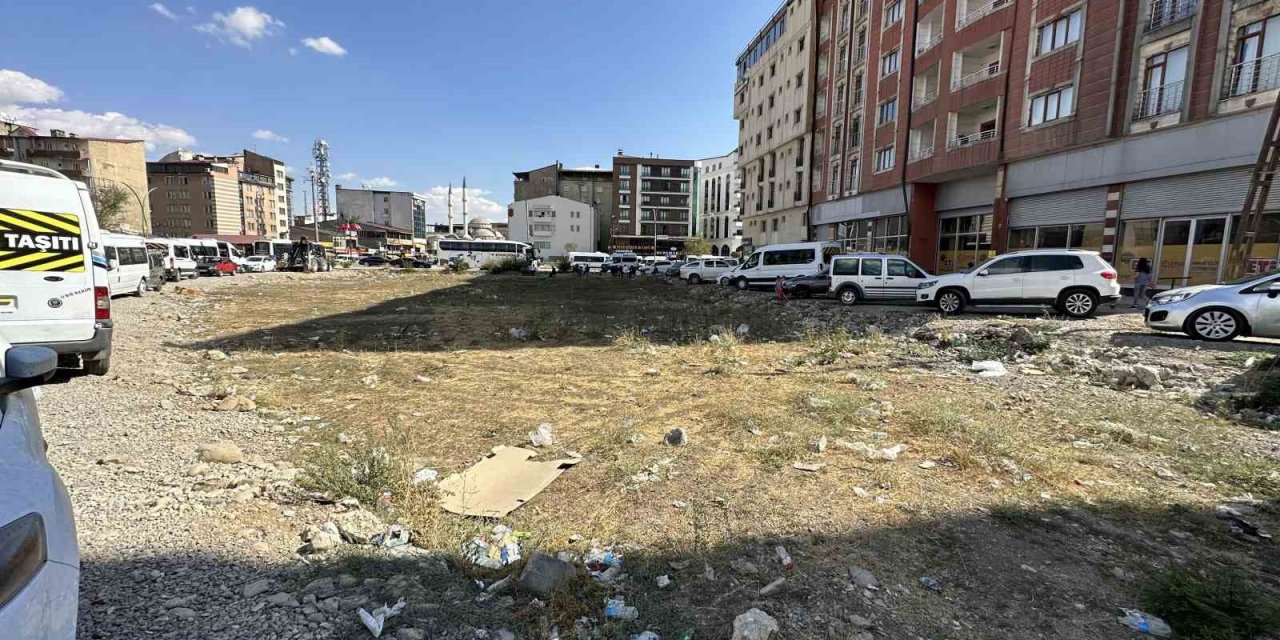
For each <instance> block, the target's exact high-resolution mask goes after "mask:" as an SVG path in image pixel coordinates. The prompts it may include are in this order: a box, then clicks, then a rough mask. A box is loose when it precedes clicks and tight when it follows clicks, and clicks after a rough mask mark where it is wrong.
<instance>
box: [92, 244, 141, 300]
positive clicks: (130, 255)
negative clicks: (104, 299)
mask: <svg viewBox="0 0 1280 640" xmlns="http://www.w3.org/2000/svg"><path fill="white" fill-rule="evenodd" d="M102 245H103V253H105V254H106V256H107V287H108V288H109V289H110V290H111V295H113V296H118V295H123V294H126V293H131V294H133V295H135V296H138V297H139V298H141V297H142V296H143V294H145V293H146V292H147V289H148V288H150V287H151V285H152V283H150V282H148V281H147V278H148V277H150V275H151V263H150V262H149V261H148V260H147V243H146V241H145V240H144V239H143V238H142V236H133V235H127V234H123V233H104V234H102Z"/></svg>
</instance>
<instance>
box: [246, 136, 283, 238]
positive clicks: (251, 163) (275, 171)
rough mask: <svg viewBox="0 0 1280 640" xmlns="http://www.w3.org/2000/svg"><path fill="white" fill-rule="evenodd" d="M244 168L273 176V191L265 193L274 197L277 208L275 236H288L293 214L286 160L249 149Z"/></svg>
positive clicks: (274, 206) (257, 173) (274, 204)
mask: <svg viewBox="0 0 1280 640" xmlns="http://www.w3.org/2000/svg"><path fill="white" fill-rule="evenodd" d="M243 162H244V168H245V171H246V172H248V173H252V174H256V175H259V176H269V177H270V178H271V185H270V186H271V187H272V189H271V193H270V194H265V195H266V196H267V197H270V198H272V199H273V201H274V202H273V205H272V206H273V208H274V210H275V217H276V221H275V230H276V233H275V237H278V238H287V237H288V233H289V220H290V219H291V218H290V216H291V215H292V206H291V204H290V202H289V200H290V198H289V195H290V193H291V192H290V190H289V187H288V185H289V182H290V180H291V178H289V171H288V169H287V168H286V167H285V165H284V162H282V161H280V160H276V159H275V158H269V157H267V156H264V155H259V154H257V153H254V152H252V151H249V150H248V149H246V150H245V152H244V161H243Z"/></svg>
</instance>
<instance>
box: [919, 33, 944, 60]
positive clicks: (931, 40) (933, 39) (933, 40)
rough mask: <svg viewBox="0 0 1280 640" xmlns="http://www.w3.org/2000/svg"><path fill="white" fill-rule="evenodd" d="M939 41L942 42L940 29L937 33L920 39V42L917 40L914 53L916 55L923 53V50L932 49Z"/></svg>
mask: <svg viewBox="0 0 1280 640" xmlns="http://www.w3.org/2000/svg"><path fill="white" fill-rule="evenodd" d="M939 42H942V31H941V30H939V31H938V32H937V33H935V34H933V35H931V36H929V37H928V38H925V39H924V40H922V41H920V42H917V43H916V55H917V56H918V55H920V54H922V53H924V52H926V51H928V50H930V49H932V48H934V47H936V46H938V43H939Z"/></svg>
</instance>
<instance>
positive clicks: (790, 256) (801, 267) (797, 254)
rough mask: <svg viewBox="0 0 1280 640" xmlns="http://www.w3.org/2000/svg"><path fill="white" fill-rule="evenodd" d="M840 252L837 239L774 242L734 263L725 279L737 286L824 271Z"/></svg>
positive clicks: (761, 284)
mask: <svg viewBox="0 0 1280 640" xmlns="http://www.w3.org/2000/svg"><path fill="white" fill-rule="evenodd" d="M838 253H840V244H839V243H837V242H800V243H796V244H775V245H769V246H767V247H762V248H760V249H756V250H755V251H754V252H752V254H751V256H750V257H749V258H747V260H746V261H745V262H743V263H742V264H740V265H738V266H737V267H734V268H733V270H732V271H731V272H730V273H729V274H728V277H727V278H725V281H726V282H728V283H730V284H732V285H733V286H735V287H737V288H738V289H743V290H745V289H747V288H750V287H772V286H773V282H774V280H776V279H777V277H778V276H782V277H784V278H790V277H792V276H802V275H806V274H810V273H818V272H820V271H825V270H826V269H827V267H828V266H830V264H831V259H832V258H833V257H835V255H836V254H838Z"/></svg>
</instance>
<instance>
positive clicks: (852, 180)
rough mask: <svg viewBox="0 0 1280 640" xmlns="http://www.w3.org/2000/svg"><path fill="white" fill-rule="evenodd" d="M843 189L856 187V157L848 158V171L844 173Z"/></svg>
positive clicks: (850, 189)
mask: <svg viewBox="0 0 1280 640" xmlns="http://www.w3.org/2000/svg"><path fill="white" fill-rule="evenodd" d="M844 179H845V186H844V188H845V190H846V191H853V190H855V189H857V188H858V159H857V158H856V157H854V158H849V171H848V173H846V174H845V177H844Z"/></svg>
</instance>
